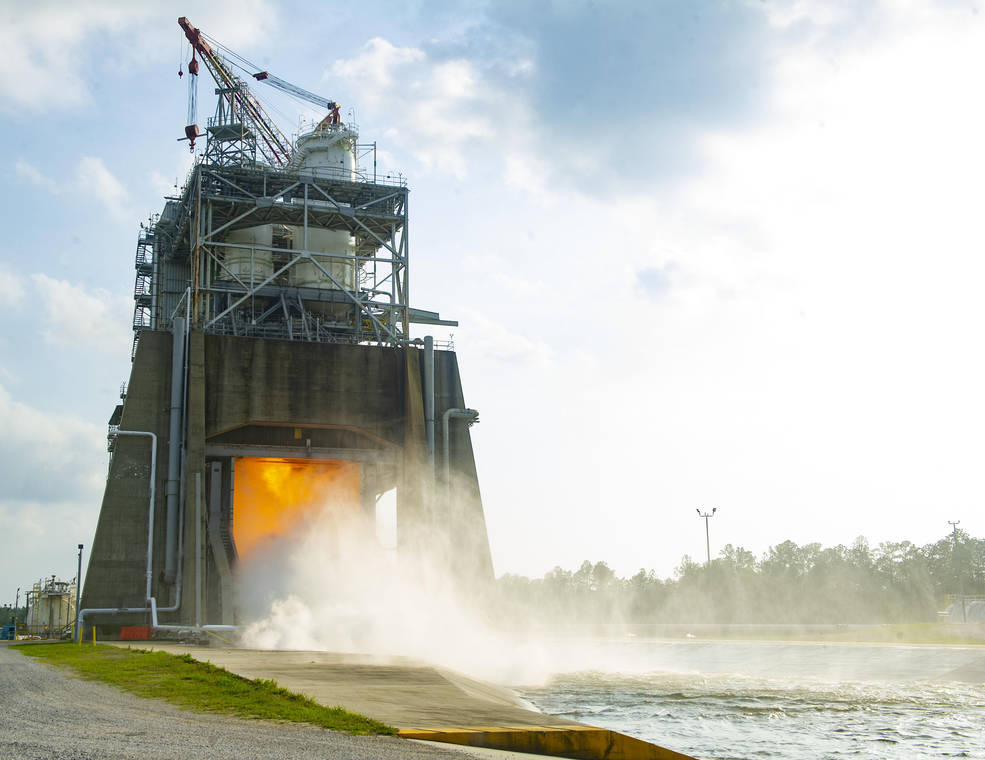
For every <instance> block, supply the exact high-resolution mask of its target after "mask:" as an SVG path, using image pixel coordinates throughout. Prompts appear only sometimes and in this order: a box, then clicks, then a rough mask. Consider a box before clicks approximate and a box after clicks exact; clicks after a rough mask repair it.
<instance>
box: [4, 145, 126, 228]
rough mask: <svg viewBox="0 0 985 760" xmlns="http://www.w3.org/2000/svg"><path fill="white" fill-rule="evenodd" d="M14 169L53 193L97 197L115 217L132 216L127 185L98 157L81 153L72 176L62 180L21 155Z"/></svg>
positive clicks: (32, 182) (19, 174)
mask: <svg viewBox="0 0 985 760" xmlns="http://www.w3.org/2000/svg"><path fill="white" fill-rule="evenodd" d="M14 170H15V171H16V173H17V176H18V177H21V178H22V179H26V180H27V181H28V182H30V183H31V184H32V185H34V186H35V187H39V188H41V189H42V190H45V191H47V192H49V193H52V194H53V195H65V194H71V195H73V196H76V197H80V198H84V199H94V200H97V201H99V202H100V203H101V204H102V205H103V206H104V207H105V208H106V210H107V211H108V212H109V213H110V214H112V215H113V216H114V217H116V218H117V219H127V218H130V217H133V216H134V213H133V211H132V209H131V208H130V207H129V206H128V201H129V193H128V192H127V189H126V187H124V185H123V183H122V182H120V180H118V179H117V178H116V175H114V174H113V173H112V172H111V171H110V170H109V169H108V168H107V166H106V164H105V163H104V162H103V160H102V159H101V158H98V157H95V156H83V157H82V158H81V159H79V162H78V164H76V166H75V171H74V174H73V176H72V177H70V178H69V177H66V178H64V179H62V180H58V179H55V178H52V177H49V176H48V175H46V174H45V173H44V172H42V171H41V170H40V169H38V168H37V167H36V166H34V165H33V164H31V163H29V162H28V161H25V160H24V159H22V158H21V159H18V160H17V161H16V163H15V164H14Z"/></svg>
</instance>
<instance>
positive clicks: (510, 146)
mask: <svg viewBox="0 0 985 760" xmlns="http://www.w3.org/2000/svg"><path fill="white" fill-rule="evenodd" d="M983 11H985V2H982V1H981V0H960V1H959V0H955V1H953V2H951V1H946V0H936V1H935V0H892V1H891V2H889V1H887V2H876V1H873V2H868V3H857V2H848V1H846V2H838V1H837V0H826V1H824V0H818V1H817V2H814V1H813V0H790V1H789V2H774V1H773V0H765V1H763V2H758V1H757V2H754V1H753V0H743V1H740V0H734V1H729V0H714V1H713V0H707V1H705V2H692V1H691V0H677V1H676V2H666V1H665V2H655V1H654V0H645V1H644V0H640V1H639V2H636V1H635V0H614V1H613V2H605V3H601V2H598V3H596V2H590V1H582V0H570V1H568V2H564V1H562V0H557V1H555V2H538V3H532V2H527V1H526V0H517V1H516V2H509V1H506V0H496V1H493V2H482V1H478V2H454V1H453V0H434V1H433V2H429V1H428V0H417V1H416V2H375V1H374V0H367V1H366V2H361V3H350V2H338V3H320V2H319V3H314V2H312V3H304V2H292V3H290V4H283V5H282V4H279V3H272V2H265V1H264V0H229V1H225V0H220V1H212V2H208V3H200V2H191V1H189V2H187V3H184V4H182V5H180V6H179V5H174V6H172V5H171V4H165V3H161V4H156V5H155V4H152V3H139V4H138V3H130V2H124V1H121V2H109V1H107V2H76V3H68V2H43V1H42V2H34V3H29V4H26V3H18V4H10V3H8V4H5V5H4V6H3V8H2V9H0V21H2V23H0V43H2V47H3V50H4V76H3V77H2V78H0V124H2V135H0V137H2V140H3V145H4V146H5V151H4V152H5V154H6V156H7V160H6V161H5V162H4V164H3V168H2V169H0V171H2V172H3V174H4V182H3V190H2V193H3V199H2V200H3V208H4V211H5V213H4V219H5V220H6V233H5V234H4V235H3V236H2V238H0V319H2V324H3V329H2V331H0V424H2V426H3V435H2V436H0V557H2V558H3V564H4V571H3V573H2V574H0V576H2V585H0V601H2V602H8V601H13V595H14V590H15V588H16V587H17V586H25V585H27V584H28V583H29V582H30V581H31V580H32V579H36V578H38V577H39V576H41V575H44V574H50V573H57V574H58V575H60V576H62V577H69V578H70V577H72V576H74V574H75V561H74V557H75V546H76V544H77V543H80V542H81V543H84V544H86V546H87V548H88V546H89V545H90V544H91V541H92V536H93V533H94V530H95V523H96V517H97V515H98V511H99V503H100V499H101V496H102V484H103V481H104V478H105V473H106V462H107V460H106V453H105V430H106V427H105V426H106V420H107V418H108V417H109V414H110V412H111V411H112V408H113V406H114V405H115V403H117V398H118V391H119V385H120V383H121V382H122V381H124V380H126V379H127V376H128V373H129V348H130V342H131V332H130V320H131V312H132V289H133V280H134V273H133V254H134V247H135V242H136V236H137V232H138V229H139V223H140V221H141V220H144V219H146V218H147V216H148V214H150V213H151V212H155V211H158V210H160V208H161V205H162V200H161V198H162V196H163V195H164V194H165V193H167V192H169V191H170V190H171V189H172V187H173V185H174V183H175V181H176V180H177V181H179V182H180V181H181V180H182V178H183V177H184V176H185V174H186V172H187V170H188V167H189V165H190V160H191V158H190V156H189V155H188V152H187V148H186V147H185V144H183V143H178V142H176V138H177V137H179V136H180V135H181V133H182V127H183V126H184V124H185V111H186V90H185V84H184V81H182V80H179V79H178V77H177V71H178V64H179V61H180V60H181V56H182V50H183V48H182V46H181V44H180V39H181V38H180V32H179V30H178V27H177V25H176V23H175V20H176V17H177V16H178V15H187V16H189V18H190V19H191V21H192V22H193V23H194V24H195V25H197V26H200V27H201V28H202V29H203V30H205V31H206V32H207V33H209V34H211V35H212V36H214V37H216V38H218V39H219V40H221V41H222V42H223V43H225V44H226V45H228V46H229V47H231V48H233V49H235V50H236V51H237V52H239V53H241V54H243V55H245V56H246V57H248V58H250V59H252V60H254V61H257V62H258V63H260V64H261V65H263V66H265V67H267V68H269V70H270V71H271V72H273V73H275V74H277V75H279V76H280V77H282V78H284V79H287V80H289V81H292V82H294V83H296V84H298V85H300V86H302V87H305V88H307V89H309V90H313V91H316V92H320V93H323V94H325V95H326V96H328V97H332V98H334V99H336V100H338V101H339V102H340V103H342V104H343V106H344V108H345V109H346V110H347V111H348V109H350V108H352V109H354V117H355V120H356V121H357V122H358V123H359V125H360V129H361V135H362V138H363V139H364V140H368V141H371V140H376V141H378V143H379V145H380V151H381V152H380V156H381V162H382V163H383V164H384V165H385V166H386V167H388V168H390V169H394V170H400V171H402V172H403V173H405V174H406V175H407V176H408V177H409V179H410V186H411V190H412V203H411V241H412V252H411V253H412V262H413V263H412V271H413V279H414V294H413V301H414V305H415V306H418V307H421V308H426V309H434V310H439V311H440V312H441V313H442V315H443V316H445V317H450V318H456V319H459V320H460V321H461V323H462V326H461V327H460V328H458V329H456V330H455V331H454V340H455V344H456V347H457V350H458V353H459V359H460V362H461V367H462V374H463V380H464V383H465V389H466V400H467V402H468V403H469V405H470V406H473V407H476V408H478V409H479V410H480V412H481V414H482V421H481V423H480V424H479V425H478V426H477V427H476V428H474V429H473V440H474V443H475V449H476V456H477V462H478V467H479V474H480V479H481V484H482V489H483V496H484V501H485V507H486V515H487V520H488V525H489V533H490V539H491V542H492V550H493V557H494V561H495V565H496V570H497V572H498V573H504V572H518V573H524V574H541V573H543V572H545V571H546V570H548V569H550V568H551V567H553V566H554V565H562V566H565V567H573V566H576V565H577V564H579V563H580V562H581V561H582V560H583V559H586V558H587V559H592V560H605V561H607V562H608V563H609V564H610V565H612V566H613V567H614V568H615V569H617V570H618V571H619V572H620V573H630V572H633V571H635V570H636V569H638V568H640V567H646V568H653V569H655V570H656V571H657V572H658V573H659V574H660V575H663V576H667V575H670V574H671V573H672V572H673V569H674V567H675V565H677V564H678V563H679V561H680V559H681V556H682V555H683V554H685V553H686V554H690V555H692V556H695V557H701V556H702V555H703V552H704V528H703V523H702V521H700V520H699V519H698V517H697V515H696V514H695V511H694V510H695V508H699V507H700V508H710V507H712V506H717V507H718V508H719V512H718V514H717V515H716V517H715V518H714V520H713V521H712V551H713V552H717V550H718V549H720V548H721V546H722V545H723V544H724V543H726V542H730V543H733V544H737V545H742V546H745V547H746V548H748V549H750V550H752V551H754V552H755V553H757V554H760V553H762V552H763V551H765V550H766V549H767V548H768V546H770V545H771V544H776V543H778V542H780V541H783V540H785V539H788V538H789V539H793V540H794V541H797V542H798V543H806V542H810V541H820V542H822V543H823V544H826V545H834V544H838V543H848V542H851V541H852V540H853V539H854V538H855V537H856V536H858V535H860V534H864V535H866V536H867V537H869V539H870V540H871V541H872V542H873V544H875V543H878V542H880V541H884V540H899V539H909V540H912V541H914V542H917V543H924V542H929V541H932V540H936V539H938V538H940V537H941V536H943V535H944V534H945V533H946V532H947V530H948V529H949V526H948V525H947V520H961V521H962V522H961V527H962V528H966V529H968V530H969V532H971V533H972V534H974V535H978V536H981V535H983V534H985V517H983V509H982V503H983V497H985V493H983V491H985V483H983V478H982V477H981V464H980V463H981V462H982V460H983V456H985V437H983V434H982V431H983V429H985V401H983V394H985V361H983V358H982V340H981V332H982V326H983V324H985V319H983V317H985V313H983V312H985V299H983V298H982V296H981V290H982V288H983V283H985V263H983V258H982V256H981V245H982V231H981V227H982V213H981V211H980V208H979V207H980V205H981V202H982V194H983V190H982V187H983V177H985V149H983V146H985V12H983ZM209 90H210V86H209V85H208V82H207V81H206V77H204V76H203V86H202V88H201V91H200V104H201V105H200V109H201V112H202V115H201V117H200V121H201V120H202V119H203V118H204V116H206V115H208V114H210V113H211V109H212V107H213V105H212V96H211V95H209ZM296 118H297V114H296V113H290V114H288V119H289V120H291V119H296ZM283 126H284V127H285V131H288V132H290V131H293V127H294V124H293V123H291V122H290V121H289V122H288V123H286V124H284V125H283Z"/></svg>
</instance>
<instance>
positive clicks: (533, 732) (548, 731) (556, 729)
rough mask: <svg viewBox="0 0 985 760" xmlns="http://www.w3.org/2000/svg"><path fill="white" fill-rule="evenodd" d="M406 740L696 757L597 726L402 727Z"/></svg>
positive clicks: (654, 758)
mask: <svg viewBox="0 0 985 760" xmlns="http://www.w3.org/2000/svg"><path fill="white" fill-rule="evenodd" d="M397 735H398V736H400V737H401V738H404V739H424V740H426V741H432V742H448V743H449V744H464V745H467V746H469V747H487V748H489V749H505V750H511V751H513V752H529V753H531V754H535V755H553V756H555V757H568V758H575V760H694V758H693V757H691V756H690V755H684V754H681V753H680V752H674V750H672V749H666V748H664V747H659V746H657V745H656V744H650V743H649V742H645V741H642V740H641V739H634V738H633V737H632V736H626V735H625V734H619V733H616V732H615V731H609V730H608V729H605V728H594V727H593V726H577V725H572V726H496V727H482V726H480V727H472V728H451V727H449V728H401V729H398V730H397Z"/></svg>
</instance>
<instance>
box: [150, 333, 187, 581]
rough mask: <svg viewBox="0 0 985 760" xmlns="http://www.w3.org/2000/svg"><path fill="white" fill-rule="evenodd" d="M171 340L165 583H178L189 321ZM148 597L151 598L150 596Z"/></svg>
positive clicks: (173, 334)
mask: <svg viewBox="0 0 985 760" xmlns="http://www.w3.org/2000/svg"><path fill="white" fill-rule="evenodd" d="M171 330H172V340H171V426H170V429H169V433H168V435H169V438H168V482H167V489H166V491H165V493H166V495H167V530H166V532H165V542H164V581H165V582H166V583H174V581H175V557H176V555H177V551H178V491H179V484H180V479H181V439H182V435H181V417H182V402H183V399H184V385H185V384H184V364H185V362H184V356H183V355H184V352H185V320H183V319H181V318H177V319H175V320H174V322H173V323H172V328H171ZM147 596H148V597H149V596H150V594H148V595H147Z"/></svg>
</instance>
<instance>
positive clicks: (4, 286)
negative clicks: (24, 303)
mask: <svg viewBox="0 0 985 760" xmlns="http://www.w3.org/2000/svg"><path fill="white" fill-rule="evenodd" d="M23 298H24V280H23V278H22V277H21V276H20V275H18V274H17V273H16V272H13V271H12V270H11V269H9V268H8V267H7V265H6V264H3V263H0V308H3V307H5V306H11V305H14V306H16V305H17V304H19V303H20V302H21V300H22V299H23Z"/></svg>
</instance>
